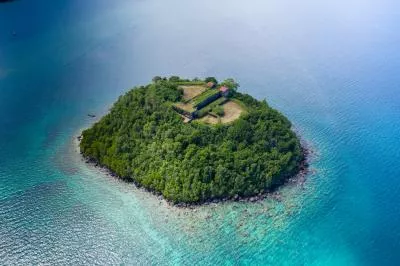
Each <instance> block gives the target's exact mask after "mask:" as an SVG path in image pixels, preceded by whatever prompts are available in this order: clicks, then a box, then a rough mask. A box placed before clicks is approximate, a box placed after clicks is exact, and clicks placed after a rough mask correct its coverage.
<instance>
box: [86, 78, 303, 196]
mask: <svg viewBox="0 0 400 266" xmlns="http://www.w3.org/2000/svg"><path fill="white" fill-rule="evenodd" d="M238 87H239V84H238V83H236V82H235V81H234V80H233V79H227V80H225V81H223V82H221V83H218V81H217V80H216V79H215V78H214V77H209V78H206V79H205V80H200V79H194V80H188V79H182V78H180V77H177V76H172V77H170V78H162V77H154V78H153V81H152V83H151V84H149V85H146V86H140V87H136V88H134V89H132V90H130V91H128V92H127V93H126V94H125V95H123V96H120V97H119V99H118V100H117V102H116V103H115V104H114V105H113V107H112V108H111V110H110V112H109V113H108V114H107V115H105V116H104V117H103V118H101V120H100V121H98V122H97V123H95V124H94V125H93V126H92V127H91V128H89V129H86V130H84V131H83V132H82V136H81V137H80V139H81V142H80V150H81V153H82V154H83V156H84V157H85V158H86V159H87V161H89V162H94V163H96V164H97V165H99V166H101V167H105V168H107V169H109V170H110V171H111V172H112V173H114V174H115V175H117V176H119V177H120V178H122V179H124V180H127V181H133V182H134V183H135V184H136V185H138V186H140V187H144V188H146V189H147V190H149V191H152V192H154V193H157V194H161V195H162V196H163V197H164V198H165V199H167V200H168V201H170V202H173V203H185V204H187V203H190V204H192V203H194V204H197V203H203V202H208V201H210V200H221V199H238V198H246V197H252V196H255V195H261V194H264V193H265V192H268V191H270V190H271V189H272V188H275V187H277V186H278V185H280V184H282V183H284V182H285V180H286V179H288V178H289V177H292V176H294V175H296V174H297V173H298V172H299V171H300V170H301V168H302V167H304V160H305V155H304V150H303V148H302V146H301V144H300V140H299V138H298V137H297V136H296V134H295V133H294V132H293V131H292V129H291V123H290V122H289V120H288V119H287V118H286V117H285V116H283V115H282V114H281V113H280V112H278V111H277V110H274V109H273V108H271V107H270V106H269V105H268V104H267V102H266V101H265V100H263V101H258V100H256V99H254V98H253V97H251V96H250V95H247V94H242V93H240V92H238V91H237V89H238Z"/></svg>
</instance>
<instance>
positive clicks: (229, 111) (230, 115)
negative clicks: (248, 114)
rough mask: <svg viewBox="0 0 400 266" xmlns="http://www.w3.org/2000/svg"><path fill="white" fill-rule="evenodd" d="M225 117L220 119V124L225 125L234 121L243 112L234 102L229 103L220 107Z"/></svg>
mask: <svg viewBox="0 0 400 266" xmlns="http://www.w3.org/2000/svg"><path fill="white" fill-rule="evenodd" d="M222 107H223V108H224V112H225V115H224V116H223V117H221V123H223V124H226V123H230V122H233V121H235V120H236V119H238V118H239V117H240V115H241V114H242V113H243V112H245V110H244V109H243V107H242V106H241V105H240V104H238V103H237V102H236V101H229V102H227V103H225V104H223V105H222Z"/></svg>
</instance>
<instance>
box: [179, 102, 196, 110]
mask: <svg viewBox="0 0 400 266" xmlns="http://www.w3.org/2000/svg"><path fill="white" fill-rule="evenodd" d="M175 106H176V107H178V108H181V109H182V110H185V111H186V112H189V113H191V112H194V111H195V109H194V107H193V104H191V103H181V102H179V103H176V104H175Z"/></svg>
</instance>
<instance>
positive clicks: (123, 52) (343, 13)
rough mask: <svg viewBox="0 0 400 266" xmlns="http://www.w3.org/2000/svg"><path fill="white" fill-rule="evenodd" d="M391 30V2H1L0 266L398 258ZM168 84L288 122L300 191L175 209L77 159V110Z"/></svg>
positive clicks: (399, 78)
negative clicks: (240, 97) (303, 177)
mask: <svg viewBox="0 0 400 266" xmlns="http://www.w3.org/2000/svg"><path fill="white" fill-rule="evenodd" d="M399 25H400V4H399V3H398V2H396V1H377V0H371V1H360V0H350V1H343V0H339V1H335V2H321V1H317V0H305V1H302V2H298V3H297V2H295V1H287V0H283V1H282V0H280V1H278V0H276V1H275V0H268V1H261V0H258V1H257V0H254V1H235V0H234V1H228V0H221V1H211V0H205V1H184V0H171V1H161V0H142V1H133V0H132V1H128V0H117V1H105V0H96V1H94V0H86V1H78V0H71V1H55V0H53V1H46V0H38V1H27V0H19V1H15V2H12V3H7V4H0V225H1V226H0V265H16V264H20V265H21V264H76V265H81V264H102V265H104V264H141V265H143V264H159V265H169V264H181V265H186V264H189V263H193V264H195V265H247V264H248V265H400V252H399V251H400V229H399V224H400V199H399V193H400V182H399V180H398V178H399V177H400V138H399V136H400V75H399V73H400V51H399V47H400V30H399ZM13 32H15V33H16V36H13V34H12V33H13ZM171 74H176V75H181V76H187V77H196V76H198V77H204V76H209V75H213V76H217V77H218V78H219V79H223V78H226V77H235V78H236V79H237V80H239V82H240V83H241V90H242V91H244V92H248V93H250V94H252V95H254V96H256V97H257V98H260V99H262V98H266V99H267V100H268V102H269V103H270V104H271V105H272V106H274V107H276V108H278V109H279V110H281V111H282V112H284V113H285V114H286V115H287V116H288V117H289V118H290V119H291V120H292V121H293V124H294V126H295V127H296V129H297V130H298V131H299V132H301V135H302V136H303V138H304V139H305V140H307V141H308V142H309V143H310V144H311V145H312V147H313V148H314V150H315V153H316V154H315V155H314V156H313V161H312V169H313V170H315V173H314V174H311V175H310V176H309V177H308V180H307V182H306V185H305V187H304V188H299V187H287V188H285V189H284V190H283V191H282V193H283V194H284V200H283V202H274V201H272V200H267V201H265V202H263V203H257V204H243V203H230V204H223V205H218V206H208V207H207V206H206V207H202V208H199V209H197V210H196V211H186V210H181V209H176V208H172V207H168V206H165V203H163V202H159V201H158V199H157V198H155V197H154V196H149V195H147V194H146V193H144V192H142V191H139V190H137V189H135V188H134V187H131V186H129V185H127V184H124V183H121V182H119V181H117V180H114V179H112V178H109V177H107V176H106V175H104V174H103V173H101V172H100V171H99V170H96V169H93V168H91V167H89V166H87V165H85V164H84V163H83V162H82V161H81V160H80V157H79V154H78V153H77V151H76V143H74V140H75V138H76V136H77V135H78V134H79V131H80V130H81V129H82V128H85V127H88V126H89V125H90V123H92V120H91V119H90V118H89V117H87V113H96V114H98V115H101V114H104V113H105V112H107V110H108V108H109V107H110V105H111V104H112V103H113V102H114V101H115V100H116V99H117V97H118V95H120V94H121V93H123V92H124V91H126V90H127V89H129V88H130V87H132V86H134V85H137V84H144V83H147V82H148V81H149V80H151V78H152V77H153V76H155V75H171Z"/></svg>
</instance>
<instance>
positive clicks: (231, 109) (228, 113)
mask: <svg viewBox="0 0 400 266" xmlns="http://www.w3.org/2000/svg"><path fill="white" fill-rule="evenodd" d="M221 106H222V108H223V109H224V113H225V114H224V115H223V116H221V117H219V118H216V117H214V116H212V115H209V114H208V115H205V116H204V117H202V118H200V119H198V121H199V122H202V123H206V124H211V125H215V124H218V123H222V124H228V123H231V122H233V121H235V120H236V119H238V118H239V117H240V115H241V114H242V113H244V112H246V110H245V108H244V107H243V106H242V103H241V102H240V101H237V100H235V101H231V100H230V101H228V102H226V103H224V104H223V105H221Z"/></svg>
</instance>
